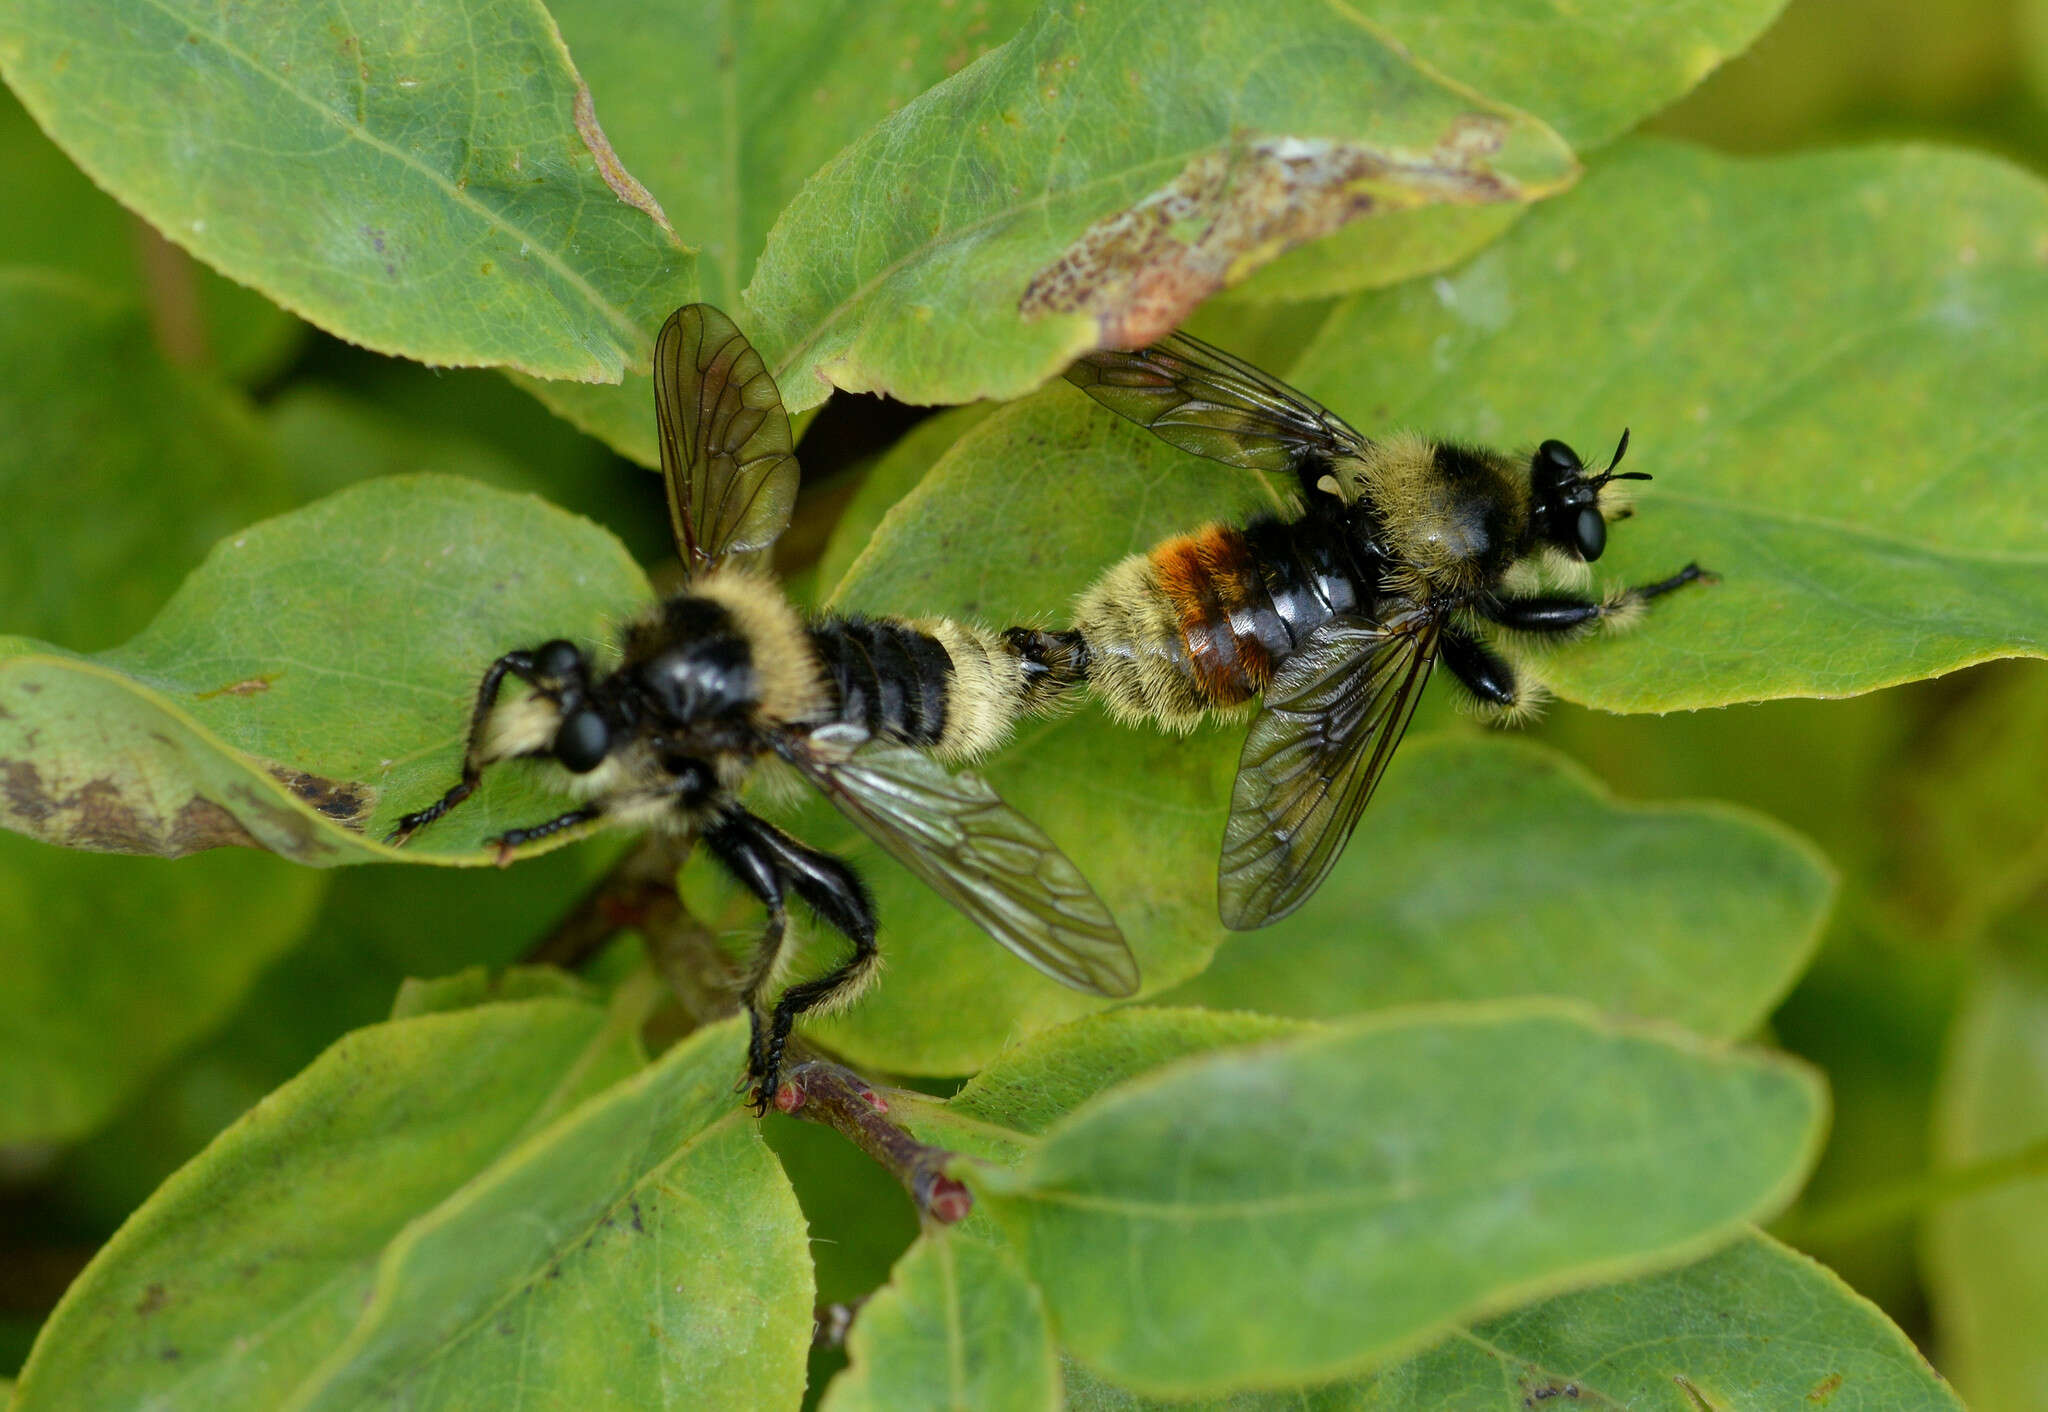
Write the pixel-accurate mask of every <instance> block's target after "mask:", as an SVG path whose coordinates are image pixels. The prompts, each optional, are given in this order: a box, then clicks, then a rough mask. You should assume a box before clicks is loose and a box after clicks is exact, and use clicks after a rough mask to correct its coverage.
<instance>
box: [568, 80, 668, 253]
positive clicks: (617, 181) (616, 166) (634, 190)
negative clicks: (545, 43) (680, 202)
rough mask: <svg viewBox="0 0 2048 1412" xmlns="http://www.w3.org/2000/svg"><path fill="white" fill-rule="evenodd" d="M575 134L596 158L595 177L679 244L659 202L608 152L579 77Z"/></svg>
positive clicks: (592, 104)
mask: <svg viewBox="0 0 2048 1412" xmlns="http://www.w3.org/2000/svg"><path fill="white" fill-rule="evenodd" d="M575 115H576V135H577V136H578V137H581V138H582V139H583V145H584V146H585V147H587V148H589V149H590V155H591V156H592V157H594V158H596V159H597V171H598V175H600V176H602V177H603V178H604V184H605V185H606V186H609V187H610V188H611V189H612V192H613V194H614V195H616V196H617V197H618V198H619V199H620V200H621V201H623V202H625V203H626V204H627V205H628V206H632V207H634V208H636V209H638V210H641V211H645V212H646V213H647V214H648V215H650V216H652V217H653V218H654V223H655V224H656V225H658V226H660V227H661V228H662V230H663V231H665V232H666V233H667V234H668V237H669V238H670V239H671V240H674V241H676V243H677V244H681V243H682V241H681V238H680V237H678V236H677V235H676V232H675V228H674V227H673V226H671V225H670V224H669V223H668V216H667V214H666V213H664V212H663V211H662V209H661V203H660V202H659V201H656V200H655V199H654V193H653V192H651V191H649V190H648V189H647V188H646V187H644V186H642V185H641V184H640V179H639V178H638V177H636V176H634V175H633V174H632V173H631V172H629V171H627V170H626V164H625V163H624V162H621V161H620V160H619V154H618V153H617V152H614V151H613V150H612V144H611V139H610V138H608V137H606V136H605V135H604V129H603V128H601V127H599V126H598V125H597V103H596V101H595V100H594V99H592V98H591V96H590V85H589V84H587V83H585V82H584V81H583V80H582V79H581V78H578V79H577V80H576V103H575Z"/></svg>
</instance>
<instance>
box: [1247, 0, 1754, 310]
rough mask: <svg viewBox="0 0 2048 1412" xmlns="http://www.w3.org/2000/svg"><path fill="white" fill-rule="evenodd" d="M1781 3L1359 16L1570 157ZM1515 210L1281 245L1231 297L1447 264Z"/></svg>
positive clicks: (1402, 9)
mask: <svg viewBox="0 0 2048 1412" xmlns="http://www.w3.org/2000/svg"><path fill="white" fill-rule="evenodd" d="M1783 8H1784V0H1686V3H1683V4H1676V5H1668V4H1667V5H1603V6H1598V7H1594V8H1586V7H1582V6H1578V5H1572V4H1567V3H1562V0H1516V3H1514V4H1510V5H1503V4H1500V3H1498V0H1464V2H1463V3H1456V2H1455V0H1453V3H1432V0H1379V3H1376V4H1374V5H1372V6H1371V7H1370V10H1369V13H1370V15H1371V23H1372V24H1374V25H1375V26H1377V27H1378V28H1379V29H1380V31H1381V32H1382V33H1384V34H1385V35H1387V36H1388V37H1389V38H1390V39H1392V40H1394V41H1396V42H1398V43H1399V44H1400V45H1401V46H1402V47H1403V48H1404V49H1406V50H1407V51H1408V52H1409V53H1410V54H1413V55H1414V56H1415V58H1416V60H1417V62H1418V63H1421V64H1425V65H1427V66H1428V67H1429V68H1430V70H1431V71H1433V72H1435V73H1438V74H1442V75H1443V76H1444V77H1445V78H1446V79H1448V80H1451V81H1453V82H1457V83H1461V84H1463V85H1465V86H1467V87H1469V88H1471V89H1472V90H1473V91H1475V92H1478V93H1484V94H1487V95H1489V96H1490V97H1493V98H1496V99H1499V100H1500V101H1502V102H1505V103H1511V104H1513V105H1514V106H1516V107H1518V108H1520V109H1522V110H1523V111H1525V112H1528V113H1532V114H1534V115H1535V116H1536V117H1538V118H1540V119H1542V120H1543V121H1544V122H1546V123H1548V124H1549V125H1550V126H1551V127H1552V128H1553V129H1554V130H1555V131H1556V132H1557V134H1558V135H1559V136H1560V137H1562V138H1563V139H1564V140H1565V141H1566V142H1568V143H1570V144H1571V145H1572V146H1573V147H1574V148H1576V149H1577V150H1578V151H1580V152H1581V153H1583V152H1586V151H1589V150H1591V149H1592V148H1595V147H1599V146H1602V145H1603V144H1605V143H1608V142H1611V141H1612V140H1613V139H1615V138H1616V137H1619V136H1620V135H1621V134H1622V133H1624V132H1626V131H1628V130H1629V129H1630V128H1632V127H1634V126H1635V125H1636V124H1637V123H1639V122H1641V121H1642V120H1643V119H1644V118H1646V117H1648V116H1649V115H1650V114H1651V113H1654V112H1656V111H1657V110H1658V109H1659V108H1662V107H1663V106H1664V105H1665V104H1667V103H1670V102H1671V101H1673V100H1674V99H1676V98H1678V97H1679V96H1680V95H1682V94H1684V93H1685V92H1686V91H1687V90H1689V89H1691V88H1692V87H1693V86H1694V85H1695V84H1697V83H1698V82H1699V81H1700V80H1701V79H1703V78H1705V77H1706V76H1707V75H1708V74H1709V73H1710V72H1712V71H1713V70H1714V69H1715V68H1716V67H1717V66H1718V65H1719V64H1720V63H1721V62H1722V61H1723V60H1725V59H1727V58H1729V57H1730V56H1732V55H1735V54H1738V53H1741V52H1742V51H1743V50H1744V49H1746V48H1747V47H1748V46H1749V44H1750V42H1751V41H1752V40H1754V39H1755V38H1756V37H1757V35H1758V34H1760V33H1762V32H1763V30H1764V27H1765V26H1766V25H1768V24H1770V23H1771V21H1772V20H1773V19H1775V18H1776V17H1777V15H1778V12H1779V11H1780V10H1782V9H1783ZM1509 36H1512V40H1511V41H1509V38H1508V37H1509ZM1520 214H1521V208H1519V207H1512V206H1510V207H1495V208H1480V209H1476V210H1459V209H1438V210H1422V211H1396V212H1394V213H1392V214H1391V215H1389V216H1388V217H1387V218H1386V219H1385V220H1379V221H1365V222H1361V223H1359V224H1357V225H1353V226H1348V227H1346V228H1345V229H1343V230H1341V231H1338V232H1337V233H1335V234H1334V235H1332V236H1331V237H1330V238H1329V239H1327V240H1319V241H1317V242H1315V243H1314V244H1313V245H1305V246H1303V247H1302V248H1301V249H1299V250H1292V251H1289V252H1288V253H1287V254H1285V255H1283V256H1281V257H1280V258H1279V259H1278V260H1277V261H1275V262H1274V263H1273V264H1271V265H1269V266H1267V267H1266V268H1265V269H1263V270H1261V271H1259V272H1258V273H1257V274H1255V275H1253V276H1252V278H1251V280H1250V281H1249V282H1248V283H1246V284H1245V285H1244V286H1243V287H1242V288H1241V289H1240V290H1239V291H1237V293H1238V294H1239V295H1241V296H1242V297H1245V298H1250V299H1311V298H1319V297H1322V296H1324V295H1330V294H1349V293H1353V292H1355V291H1358V290H1362V289H1379V288H1383V287H1385V286H1386V285H1390V284H1395V283H1398V282H1399V281H1401V280H1404V279H1408V278H1411V277H1413V276H1415V275H1419V274H1428V273H1430V272H1431V271H1434V270H1441V269H1445V268H1448V267H1449V266H1451V265H1454V264H1456V263H1458V261H1460V260H1462V259H1464V258H1465V257H1466V256H1468V255H1471V254H1472V253H1473V252H1475V251H1477V250H1479V249H1480V248H1482V247H1484V246H1485V245H1487V244H1489V243H1490V242H1491V241H1493V240H1494V239H1495V238H1496V237H1498V236H1499V235H1500V233H1501V232H1502V231H1504V230H1506V229H1507V228H1508V226H1510V225H1511V224H1513V222H1514V221H1515V219H1516V218H1517V217H1518V216H1519V215H1520Z"/></svg>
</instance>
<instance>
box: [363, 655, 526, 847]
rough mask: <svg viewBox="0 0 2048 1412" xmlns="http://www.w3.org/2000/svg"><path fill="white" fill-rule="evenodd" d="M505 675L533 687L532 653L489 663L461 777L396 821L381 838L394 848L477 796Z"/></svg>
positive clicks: (473, 712)
mask: <svg viewBox="0 0 2048 1412" xmlns="http://www.w3.org/2000/svg"><path fill="white" fill-rule="evenodd" d="M508 672H509V673H510V674H511V675H513V676H515V677H518V678H519V679H520V680H521V681H523V682H525V683H526V684H527V685H529V686H532V685H535V684H536V682H535V677H536V672H535V667H534V660H533V654H532V653H531V652H507V653H506V654H505V655H504V656H502V657H500V658H499V659H498V660H497V661H495V662H493V663H491V666H490V670H488V671H486V672H485V673H484V679H483V682H482V684H481V685H479V686H478V687H477V692H476V706H475V708H474V709H473V710H471V712H470V713H469V743H468V745H467V746H465V747H464V749H463V752H462V778H461V779H460V780H458V781H457V782H456V784H455V786H454V788H452V789H450V790H449V791H448V792H447V793H446V794H444V795H442V796H441V797H440V798H439V799H437V800H435V801H434V802H433V803H432V804H429V805H428V806H427V807H426V808H424V809H422V810H420V811H419V812H418V813H414V814H407V815H406V816H405V817H404V818H402V819H400V820H399V821H398V827H397V828H395V829H393V830H392V831H391V832H390V834H388V835H387V836H386V837H385V839H384V841H385V842H386V843H388V844H390V845H391V846H392V847H393V848H396V847H398V846H399V845H400V844H403V843H404V842H405V841H406V840H407V839H409V838H411V837H412V836H413V835H414V834H415V833H417V832H419V831H420V830H421V829H423V828H425V827H426V826H427V825H428V824H431V823H433V822H434V820H436V819H438V818H440V817H441V816H442V815H443V814H445V813H447V812H448V811H449V810H450V809H453V808H454V807H455V806H456V805H458V804H460V803H461V802H462V801H463V800H465V799H467V798H469V796H470V795H472V794H474V793H476V787H477V782H478V781H479V780H481V779H482V778H483V768H484V767H483V760H482V758H481V757H482V753H483V735H484V723H485V722H486V721H488V720H489V719H490V718H491V708H492V707H493V706H495V705H497V704H498V689H499V688H500V687H502V686H503V685H504V684H505V676H506V674H507V673H508Z"/></svg>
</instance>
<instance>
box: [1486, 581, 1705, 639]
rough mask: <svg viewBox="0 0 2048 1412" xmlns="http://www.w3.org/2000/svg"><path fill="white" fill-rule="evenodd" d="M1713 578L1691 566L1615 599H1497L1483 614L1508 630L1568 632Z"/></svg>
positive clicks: (1564, 596) (1623, 614)
mask: <svg viewBox="0 0 2048 1412" xmlns="http://www.w3.org/2000/svg"><path fill="white" fill-rule="evenodd" d="M1712 577H1713V576H1712V575H1711V574H1709V573H1707V572H1706V571H1705V570H1704V569H1702V568H1700V566H1699V565H1698V564H1687V565H1686V566H1685V567H1684V568H1682V569H1680V570H1679V571H1678V572H1677V573H1675V574H1673V575H1671V577H1670V578H1666V579H1659V580H1657V582H1655V583H1651V584H1644V585H1643V586H1642V587H1641V588H1628V589H1623V590H1622V591H1621V592H1620V593H1618V594H1616V595H1614V596H1613V597H1612V598H1609V599H1606V600H1604V601H1599V600H1595V599H1591V598H1582V597H1578V596H1575V595H1572V594H1543V595H1531V596H1525V597H1509V598H1497V599H1495V600H1494V601H1493V602H1491V603H1489V604H1487V605H1486V606H1485V607H1484V608H1483V609H1482V610H1481V611H1482V612H1484V613H1485V614H1486V616H1487V618H1488V619H1489V620H1490V621H1492V622H1496V623H1499V624H1500V625H1501V626H1502V627H1504V628H1513V629H1515V630H1516V631H1518V632H1544V633H1565V632H1571V631H1573V630H1575V629H1577V628H1582V627H1586V626H1588V625H1590V624H1593V623H1597V622H1599V621H1600V620H1601V619H1602V618H1611V617H1627V616H1628V615H1629V614H1632V613H1634V612H1635V611H1636V610H1637V609H1639V608H1640V607H1641V606H1642V605H1643V604H1644V603H1646V602H1648V601H1649V600H1650V599H1652V598H1659V597H1662V596H1663V595H1664V594H1667V593H1669V592H1671V591H1672V590H1673V589H1677V588H1683V587H1685V585H1687V584H1689V583H1700V582H1703V581H1710V580H1711V579H1712Z"/></svg>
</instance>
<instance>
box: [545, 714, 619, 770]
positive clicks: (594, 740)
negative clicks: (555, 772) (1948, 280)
mask: <svg viewBox="0 0 2048 1412" xmlns="http://www.w3.org/2000/svg"><path fill="white" fill-rule="evenodd" d="M611 748H612V731H611V727H610V726H608V725H606V724H605V719H604V717H603V716H602V715H600V714H599V713H598V712H596V711H594V710H592V709H591V708H590V707H588V706H586V707H584V708H583V709H582V710H580V711H571V712H570V713H569V714H568V715H567V716H565V717H563V718H562V726H561V729H560V730H558V731H556V732H555V758H556V759H557V760H559V761H561V763H562V767H563V768H564V769H566V770H568V771H569V772H570V773H572V774H578V775H587V774H589V773H590V772H591V771H592V770H594V769H596V768H597V767H598V766H599V765H601V764H603V763H604V757H605V756H606V755H608V754H610V753H611Z"/></svg>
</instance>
